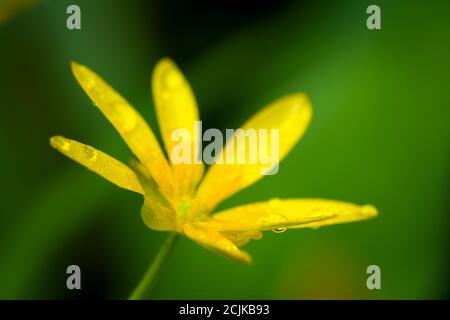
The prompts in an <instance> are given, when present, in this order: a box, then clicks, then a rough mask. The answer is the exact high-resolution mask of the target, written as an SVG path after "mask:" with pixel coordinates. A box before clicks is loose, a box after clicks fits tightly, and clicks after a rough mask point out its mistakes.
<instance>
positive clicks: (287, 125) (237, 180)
mask: <svg viewBox="0 0 450 320" xmlns="http://www.w3.org/2000/svg"><path fill="white" fill-rule="evenodd" d="M311 115H312V110H311V105H310V103H309V100H308V98H307V97H306V96H305V95H304V94H301V93H296V94H292V95H289V96H286V97H283V98H280V99H278V100H276V101H275V102H273V103H271V104H270V105H268V106H267V107H265V108H264V109H262V110H261V111H259V112H258V113H256V114H255V115H254V116H253V117H252V118H250V120H248V121H247V122H246V123H245V124H244V125H243V127H242V129H243V130H244V131H245V130H248V129H255V130H259V129H266V130H268V132H271V129H278V131H277V132H278V138H279V140H278V144H277V140H273V141H272V139H268V140H267V142H268V146H267V149H266V150H265V151H266V152H263V151H262V150H261V145H260V144H261V143H262V141H258V143H257V145H256V146H254V145H249V144H248V145H244V147H245V162H244V163H243V164H240V163H239V162H237V161H236V154H238V153H237V152H234V155H233V157H234V160H233V162H232V163H231V164H230V163H227V162H226V161H225V160H226V157H227V153H230V154H231V152H228V150H232V146H233V145H232V144H230V141H231V140H230V141H229V142H228V143H227V145H226V147H225V151H224V152H220V153H219V155H218V157H217V158H218V159H221V158H222V159H224V161H223V163H215V164H213V165H212V166H211V168H210V169H209V170H208V172H207V173H206V175H205V178H204V180H203V181H202V183H201V184H200V186H199V189H198V192H197V197H198V198H199V199H200V200H201V201H202V202H203V204H204V207H205V210H206V211H211V210H212V209H214V208H215V207H216V206H217V204H219V203H220V202H221V201H223V200H224V199H226V198H228V197H230V196H231V195H233V194H234V193H236V192H238V191H240V190H242V189H244V188H246V187H248V186H250V185H251V184H253V183H255V182H256V181H258V180H259V179H261V178H262V177H263V176H264V174H270V172H271V171H273V170H277V168H278V163H279V161H281V160H282V159H283V158H284V157H285V156H286V154H287V153H288V152H289V151H290V150H291V149H292V148H293V146H294V145H295V144H296V143H297V142H298V141H299V139H300V138H301V137H302V135H303V133H304V132H305V130H306V128H307V127H308V124H309V122H310V119H311ZM275 131H276V130H275ZM258 132H260V131H258ZM243 137H244V138H245V133H244V132H243V131H240V132H238V133H237V134H235V135H234V136H233V138H232V139H233V141H234V145H236V146H239V140H241V139H242V138H243ZM258 139H260V138H258ZM241 141H242V140H241ZM272 147H274V149H273V150H272ZM276 152H278V156H277V154H276ZM261 153H263V154H264V153H266V154H267V156H268V158H269V159H272V160H273V161H270V162H269V163H265V164H264V163H262V162H261V161H260V160H261V159H260V158H259V159H258V160H259V161H258V162H256V163H255V162H253V163H252V162H251V161H249V160H251V157H252V156H253V157H256V158H257V157H258V156H261ZM230 158H231V157H230ZM272 174H273V173H272Z"/></svg>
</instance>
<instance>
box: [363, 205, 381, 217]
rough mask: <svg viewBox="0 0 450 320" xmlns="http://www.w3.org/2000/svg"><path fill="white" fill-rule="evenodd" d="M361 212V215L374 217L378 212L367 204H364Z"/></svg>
mask: <svg viewBox="0 0 450 320" xmlns="http://www.w3.org/2000/svg"><path fill="white" fill-rule="evenodd" d="M361 212H362V214H363V215H366V216H370V217H374V216H376V215H377V213H378V211H377V209H376V208H375V207H374V206H371V205H369V204H366V205H364V206H362V208H361Z"/></svg>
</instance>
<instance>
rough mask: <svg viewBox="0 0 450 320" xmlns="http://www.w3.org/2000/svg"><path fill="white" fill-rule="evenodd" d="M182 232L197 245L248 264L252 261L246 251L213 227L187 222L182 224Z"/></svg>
mask: <svg viewBox="0 0 450 320" xmlns="http://www.w3.org/2000/svg"><path fill="white" fill-rule="evenodd" d="M183 232H184V234H185V235H186V236H187V237H188V238H190V239H192V240H193V241H195V242H196V243H198V244H199V245H201V246H203V247H205V248H207V249H209V250H212V251H214V252H216V253H219V254H221V255H224V256H225V257H227V258H230V259H232V260H234V261H236V262H240V263H245V264H249V263H251V261H252V258H251V257H250V255H249V254H248V253H247V252H245V251H242V250H240V249H239V248H238V247H237V246H236V245H235V244H234V243H233V242H232V241H231V240H229V239H227V238H225V237H224V236H222V235H221V234H220V233H219V232H218V231H217V230H215V229H208V228H201V227H199V226H195V225H193V224H190V223H187V224H185V225H183Z"/></svg>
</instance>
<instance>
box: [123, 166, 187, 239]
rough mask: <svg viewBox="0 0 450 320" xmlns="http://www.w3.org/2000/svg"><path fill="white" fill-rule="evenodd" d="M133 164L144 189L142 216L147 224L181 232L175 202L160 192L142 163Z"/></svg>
mask: <svg viewBox="0 0 450 320" xmlns="http://www.w3.org/2000/svg"><path fill="white" fill-rule="evenodd" d="M131 165H132V167H133V169H134V171H135V172H136V175H137V177H138V179H139V182H140V184H141V186H142V188H143V189H144V204H143V205H142V208H141V217H142V220H143V221H144V223H145V225H146V226H147V227H149V228H150V229H153V230H158V231H177V232H181V227H180V226H179V224H178V219H177V213H176V211H175V209H174V206H173V203H171V202H169V200H168V199H167V198H166V197H164V196H163V195H162V194H161V193H160V191H159V189H158V186H157V185H156V183H155V181H154V180H153V178H152V177H151V176H150V174H149V173H148V172H147V169H146V168H145V167H144V166H143V165H142V164H140V163H138V162H132V163H131Z"/></svg>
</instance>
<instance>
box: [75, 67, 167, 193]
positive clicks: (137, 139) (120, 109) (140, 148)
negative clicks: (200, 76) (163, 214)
mask: <svg viewBox="0 0 450 320" xmlns="http://www.w3.org/2000/svg"><path fill="white" fill-rule="evenodd" d="M72 71H73V74H74V75H75V77H76V79H77V80H78V83H79V84H80V85H81V87H82V88H83V89H84V91H85V92H86V93H87V95H88V96H89V97H90V98H91V100H92V101H93V102H94V104H95V105H96V106H97V107H98V108H99V109H100V111H101V112H102V113H103V115H104V116H105V117H106V118H107V119H108V120H109V122H111V124H112V125H113V126H114V128H116V130H117V132H119V134H120V135H121V136H122V138H123V139H124V141H125V142H126V143H127V145H128V146H129V147H130V149H131V151H133V153H134V154H135V156H136V157H137V158H138V159H139V160H140V162H141V163H142V164H143V165H144V166H145V167H146V168H147V170H148V171H149V173H150V174H151V176H152V177H153V178H154V179H155V181H156V183H157V184H158V186H159V187H160V188H161V189H162V190H163V192H165V193H167V194H173V193H174V190H175V189H176V185H175V180H174V178H173V173H172V172H171V169H170V167H169V165H168V163H167V159H166V158H165V156H164V153H163V152H162V150H161V147H160V146H159V143H158V141H157V140H156V138H155V135H154V134H153V132H152V130H151V128H150V127H149V126H148V125H147V123H146V122H145V120H144V119H143V118H142V116H141V115H140V114H139V113H138V112H137V111H136V110H135V109H134V108H133V107H132V106H131V105H130V104H129V103H128V102H127V101H126V100H125V99H124V98H123V97H122V96H121V95H120V94H118V93H117V92H116V91H115V90H114V89H113V88H112V87H111V86H109V85H108V84H107V83H106V82H105V81H104V80H103V79H102V78H101V77H100V76H98V75H97V74H95V73H94V72H93V71H92V70H90V69H89V68H87V67H85V66H83V65H80V64H78V63H75V62H72Z"/></svg>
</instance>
